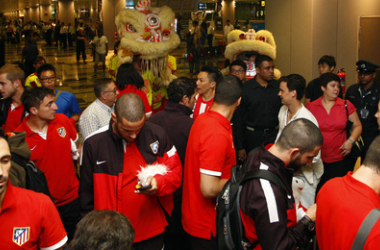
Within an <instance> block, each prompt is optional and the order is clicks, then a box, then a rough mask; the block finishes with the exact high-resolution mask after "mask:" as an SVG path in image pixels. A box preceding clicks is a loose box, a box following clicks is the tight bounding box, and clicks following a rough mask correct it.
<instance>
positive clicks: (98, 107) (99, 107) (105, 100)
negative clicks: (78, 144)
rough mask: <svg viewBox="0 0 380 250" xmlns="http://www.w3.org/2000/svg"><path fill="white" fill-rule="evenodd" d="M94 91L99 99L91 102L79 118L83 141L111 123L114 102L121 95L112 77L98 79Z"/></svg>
mask: <svg viewBox="0 0 380 250" xmlns="http://www.w3.org/2000/svg"><path fill="white" fill-rule="evenodd" d="M94 92H95V96H96V97H97V99H96V100H95V101H94V102H93V103H91V104H90V105H89V106H88V107H87V108H86V109H85V110H84V111H83V113H82V115H81V116H80V118H79V124H78V126H79V132H80V133H81V135H82V142H83V141H84V140H85V139H86V138H87V136H89V135H90V134H92V133H93V132H95V131H96V130H98V129H100V128H101V127H103V126H106V125H108V124H109V122H110V120H111V114H112V113H113V111H114V104H115V102H116V100H117V96H118V95H119V91H118V90H117V88H116V85H115V83H114V82H113V80H112V79H111V78H103V79H99V80H97V81H96V83H95V86H94Z"/></svg>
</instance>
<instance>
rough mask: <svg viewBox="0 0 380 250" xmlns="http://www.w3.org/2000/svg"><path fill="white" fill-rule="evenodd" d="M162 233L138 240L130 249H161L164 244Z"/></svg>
mask: <svg viewBox="0 0 380 250" xmlns="http://www.w3.org/2000/svg"><path fill="white" fill-rule="evenodd" d="M164 235H165V234H164V233H162V234H159V235H156V236H154V237H152V238H149V239H146V240H143V241H139V242H136V243H134V244H133V246H132V250H161V249H162V247H163V246H164Z"/></svg>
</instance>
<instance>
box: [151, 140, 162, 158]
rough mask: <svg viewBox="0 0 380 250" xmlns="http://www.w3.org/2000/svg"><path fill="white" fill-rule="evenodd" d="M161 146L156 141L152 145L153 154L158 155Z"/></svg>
mask: <svg viewBox="0 0 380 250" xmlns="http://www.w3.org/2000/svg"><path fill="white" fill-rule="evenodd" d="M159 144H160V143H159V142H158V141H155V142H153V143H152V144H150V148H151V149H152V151H153V154H155V155H156V154H157V153H158V145H159Z"/></svg>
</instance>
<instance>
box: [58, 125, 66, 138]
mask: <svg viewBox="0 0 380 250" xmlns="http://www.w3.org/2000/svg"><path fill="white" fill-rule="evenodd" d="M57 131H58V134H59V136H60V137H62V138H65V137H66V129H65V128H64V127H62V128H59V129H57Z"/></svg>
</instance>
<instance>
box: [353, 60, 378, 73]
mask: <svg viewBox="0 0 380 250" xmlns="http://www.w3.org/2000/svg"><path fill="white" fill-rule="evenodd" d="M356 65H357V66H358V68H357V71H358V72H359V73H375V72H376V69H378V68H379V66H378V65H376V64H374V63H371V62H368V61H364V60H360V61H357V62H356Z"/></svg>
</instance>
